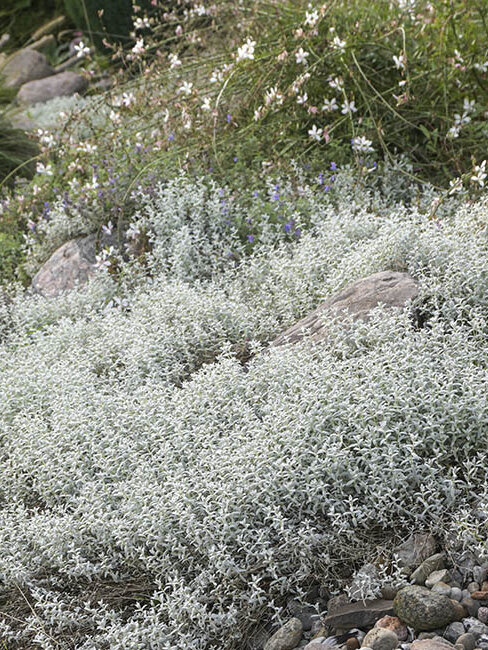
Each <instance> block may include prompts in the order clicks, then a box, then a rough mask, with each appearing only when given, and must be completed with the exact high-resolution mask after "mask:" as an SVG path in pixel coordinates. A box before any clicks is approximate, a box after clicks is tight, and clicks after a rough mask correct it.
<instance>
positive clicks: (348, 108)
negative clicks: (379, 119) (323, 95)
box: [341, 101, 358, 115]
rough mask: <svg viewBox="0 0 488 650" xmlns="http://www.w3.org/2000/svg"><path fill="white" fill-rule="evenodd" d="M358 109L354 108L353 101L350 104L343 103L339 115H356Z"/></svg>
mask: <svg viewBox="0 0 488 650" xmlns="http://www.w3.org/2000/svg"><path fill="white" fill-rule="evenodd" d="M357 111H358V109H357V108H356V106H355V104H354V101H352V102H343V104H342V108H341V113H342V114H343V115H347V113H357Z"/></svg>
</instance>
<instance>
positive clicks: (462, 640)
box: [456, 632, 476, 650]
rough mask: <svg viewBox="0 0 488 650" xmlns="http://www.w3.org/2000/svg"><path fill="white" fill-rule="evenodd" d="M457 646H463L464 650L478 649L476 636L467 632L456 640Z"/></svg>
mask: <svg viewBox="0 0 488 650" xmlns="http://www.w3.org/2000/svg"><path fill="white" fill-rule="evenodd" d="M456 645H461V646H462V647H463V648H464V650H474V649H475V647H476V637H475V636H474V634H470V632H465V633H464V634H461V636H459V637H458V638H457V639H456Z"/></svg>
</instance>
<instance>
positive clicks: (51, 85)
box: [17, 72, 88, 104]
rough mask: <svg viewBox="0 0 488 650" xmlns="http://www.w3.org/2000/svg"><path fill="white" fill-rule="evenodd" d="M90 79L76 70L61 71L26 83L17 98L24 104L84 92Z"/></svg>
mask: <svg viewBox="0 0 488 650" xmlns="http://www.w3.org/2000/svg"><path fill="white" fill-rule="evenodd" d="M87 87H88V81H87V80H86V79H85V77H83V76H82V75H81V74H77V73H76V72H60V73H59V74H55V75H53V76H51V77H47V78H45V79H39V80H38V81H29V82H28V83H25V84H24V85H23V86H22V88H21V89H20V90H19V92H18V94H17V100H18V101H19V102H23V103H24V104H38V103H40V102H47V101H49V100H50V99H53V98H54V97H61V96H63V95H74V94H75V93H82V92H84V91H85V90H86V89H87Z"/></svg>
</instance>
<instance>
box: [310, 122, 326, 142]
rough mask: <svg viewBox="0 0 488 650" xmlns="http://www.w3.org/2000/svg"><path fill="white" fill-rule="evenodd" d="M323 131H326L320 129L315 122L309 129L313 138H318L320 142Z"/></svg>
mask: <svg viewBox="0 0 488 650" xmlns="http://www.w3.org/2000/svg"><path fill="white" fill-rule="evenodd" d="M323 132H324V131H323V129H318V128H317V126H316V125H315V124H314V125H313V126H312V128H311V129H309V131H308V135H309V136H310V137H311V138H312V140H317V142H320V139H321V138H322V133H323Z"/></svg>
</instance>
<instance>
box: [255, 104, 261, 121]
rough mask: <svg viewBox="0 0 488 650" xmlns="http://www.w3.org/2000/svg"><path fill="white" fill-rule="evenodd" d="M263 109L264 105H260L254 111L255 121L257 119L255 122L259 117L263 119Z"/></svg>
mask: <svg viewBox="0 0 488 650" xmlns="http://www.w3.org/2000/svg"><path fill="white" fill-rule="evenodd" d="M262 110H263V107H262V106H259V108H257V109H256V110H255V111H254V121H255V122H257V121H258V120H259V119H261V111H262Z"/></svg>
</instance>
